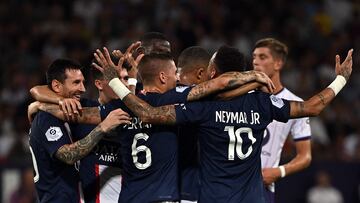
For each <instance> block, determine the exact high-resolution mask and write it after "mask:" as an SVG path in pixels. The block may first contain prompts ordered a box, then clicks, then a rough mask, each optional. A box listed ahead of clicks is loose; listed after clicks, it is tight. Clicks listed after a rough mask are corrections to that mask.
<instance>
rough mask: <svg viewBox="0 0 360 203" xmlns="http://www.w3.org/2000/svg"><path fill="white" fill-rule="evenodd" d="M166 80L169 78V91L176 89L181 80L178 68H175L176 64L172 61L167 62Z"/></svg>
mask: <svg viewBox="0 0 360 203" xmlns="http://www.w3.org/2000/svg"><path fill="white" fill-rule="evenodd" d="M166 66H167V67H166V70H167V71H166V72H165V74H166V78H167V81H166V83H167V85H166V86H167V90H170V89H172V88H175V87H176V81H178V80H179V78H178V74H177V71H176V66H175V62H174V61H173V60H170V61H168V62H166Z"/></svg>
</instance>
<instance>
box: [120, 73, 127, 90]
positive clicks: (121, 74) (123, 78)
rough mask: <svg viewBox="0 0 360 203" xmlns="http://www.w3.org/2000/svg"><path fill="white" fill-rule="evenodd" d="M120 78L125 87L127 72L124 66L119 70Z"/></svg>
mask: <svg viewBox="0 0 360 203" xmlns="http://www.w3.org/2000/svg"><path fill="white" fill-rule="evenodd" d="M120 80H121V82H122V83H123V84H124V85H126V87H128V80H129V74H128V72H127V70H126V69H125V68H124V69H122V70H121V72H120Z"/></svg>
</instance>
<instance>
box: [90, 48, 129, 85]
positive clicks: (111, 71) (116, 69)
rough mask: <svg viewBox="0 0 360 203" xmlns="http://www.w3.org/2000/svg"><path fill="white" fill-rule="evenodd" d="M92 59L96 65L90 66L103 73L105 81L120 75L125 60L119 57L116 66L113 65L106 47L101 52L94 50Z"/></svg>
mask: <svg viewBox="0 0 360 203" xmlns="http://www.w3.org/2000/svg"><path fill="white" fill-rule="evenodd" d="M94 57H95V59H96V61H97V63H92V64H91V65H92V66H93V67H95V68H97V69H98V70H99V71H101V72H102V73H103V76H104V79H105V80H108V81H110V80H112V79H113V78H116V77H118V76H119V75H120V73H121V70H122V65H123V63H124V60H125V58H124V57H120V59H119V61H118V64H117V65H115V64H114V62H113V61H112V60H111V57H110V54H109V51H108V49H107V48H106V47H103V52H102V51H100V49H96V52H95V53H94Z"/></svg>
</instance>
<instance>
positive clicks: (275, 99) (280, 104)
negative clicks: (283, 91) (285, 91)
mask: <svg viewBox="0 0 360 203" xmlns="http://www.w3.org/2000/svg"><path fill="white" fill-rule="evenodd" d="M270 100H271V103H272V104H273V105H274V106H276V107H278V108H279V109H280V108H281V107H283V106H284V101H283V100H282V99H280V98H279V97H276V96H274V95H271V96H270Z"/></svg>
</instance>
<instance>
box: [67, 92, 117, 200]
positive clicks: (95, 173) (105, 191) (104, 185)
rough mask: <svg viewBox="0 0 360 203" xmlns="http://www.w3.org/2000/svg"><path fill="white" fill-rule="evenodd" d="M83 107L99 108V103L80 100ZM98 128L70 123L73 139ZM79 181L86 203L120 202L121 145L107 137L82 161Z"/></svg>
mask: <svg viewBox="0 0 360 203" xmlns="http://www.w3.org/2000/svg"><path fill="white" fill-rule="evenodd" d="M80 102H81V105H82V106H83V107H97V106H99V105H100V104H99V102H98V101H93V100H89V99H81V101H80ZM95 127H96V125H89V124H71V125H70V128H71V132H72V137H74V139H76V140H80V139H82V138H84V137H86V136H87V135H88V134H89V133H90V132H91V131H92V130H93V129H94V128H95ZM79 172H80V181H81V187H82V190H83V194H84V200H85V203H101V202H109V201H117V200H118V198H119V195H120V191H121V174H120V173H121V158H120V142H119V139H118V138H117V137H113V136H111V137H109V136H106V137H104V138H103V139H101V140H100V141H99V142H98V144H97V145H96V146H95V147H94V149H93V150H92V151H91V152H90V153H89V154H88V155H87V156H85V157H84V158H83V159H81V160H80V170H79Z"/></svg>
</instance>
